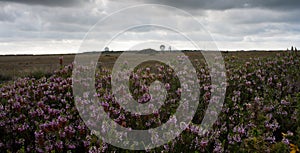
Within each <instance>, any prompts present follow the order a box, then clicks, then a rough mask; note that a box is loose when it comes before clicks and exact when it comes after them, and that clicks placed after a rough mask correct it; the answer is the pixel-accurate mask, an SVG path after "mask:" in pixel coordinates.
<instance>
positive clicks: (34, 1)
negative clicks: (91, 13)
mask: <svg viewBox="0 0 300 153" xmlns="http://www.w3.org/2000/svg"><path fill="white" fill-rule="evenodd" d="M0 2H15V3H22V4H28V5H45V6H61V7H70V6H75V5H80V4H83V3H85V2H88V0H0Z"/></svg>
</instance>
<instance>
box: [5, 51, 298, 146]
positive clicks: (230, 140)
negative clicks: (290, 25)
mask: <svg viewBox="0 0 300 153" xmlns="http://www.w3.org/2000/svg"><path fill="white" fill-rule="evenodd" d="M225 61H226V67H227V74H226V75H227V78H228V80H227V83H226V85H227V91H226V98H225V102H224V106H223V108H222V112H221V113H220V115H219V118H218V120H217V121H216V122H215V124H214V125H213V128H212V129H211V130H210V131H209V132H207V133H206V134H205V135H198V132H199V124H200V123H201V121H202V119H203V115H204V112H205V110H206V108H207V105H208V103H209V102H210V101H209V100H210V99H211V89H212V85H211V83H210V79H211V78H210V74H209V71H208V68H207V66H206V65H205V63H204V62H203V60H195V61H192V62H193V65H194V66H195V68H196V70H197V75H198V79H199V81H200V82H199V84H200V89H199V90H200V100H199V106H198V110H197V112H196V115H195V116H194V118H193V120H192V123H191V124H190V125H188V127H187V128H186V129H185V130H184V132H183V133H181V134H180V136H178V137H177V138H176V139H174V140H172V141H171V142H168V143H167V144H165V145H163V146H161V147H159V148H155V149H153V150H146V152H160V151H170V152H189V151H197V152H275V151H277V152H278V151H279V152H289V151H293V150H295V149H297V147H300V78H299V77H298V75H299V68H300V63H299V55H297V54H296V53H293V54H291V53H280V54H279V55H278V56H277V57H275V58H266V59H259V58H257V59H251V60H250V61H247V62H243V61H239V59H237V58H235V57H227V56H226V57H225ZM125 66H126V65H125ZM72 70H73V66H72V65H69V66H66V67H64V68H62V69H61V70H58V71H57V72H55V73H54V75H52V76H51V77H48V78H46V77H43V78H41V79H35V78H20V79H18V80H16V81H15V82H13V83H7V84H4V85H2V87H1V88H0V91H1V94H0V102H1V103H0V136H1V139H0V150H1V151H4V152H6V151H8V152H67V151H72V152H104V151H124V152H126V150H123V149H120V148H117V147H114V146H112V145H109V144H107V143H105V142H103V141H102V140H100V139H99V138H98V137H96V136H95V133H94V131H90V130H89V129H88V128H87V126H86V125H85V124H84V122H83V121H82V119H81V118H80V116H79V113H78V111H77V109H76V107H75V104H74V97H73V93H72V79H71V74H72ZM155 80H159V81H161V82H162V83H163V85H164V86H163V87H162V86H154V89H155V90H162V88H165V89H166V91H167V92H168V94H167V97H166V100H165V102H164V105H163V106H162V108H161V109H160V111H158V112H155V113H153V114H151V115H146V116H145V115H139V114H131V113H130V112H127V111H126V110H124V109H122V108H121V107H120V105H119V104H118V102H117V101H116V100H115V98H114V95H113V94H112V92H111V90H110V88H111V71H110V70H108V69H101V70H98V71H97V73H96V84H95V87H96V89H97V95H95V96H97V97H98V98H99V99H100V104H101V105H102V106H103V108H104V110H105V111H106V112H107V113H108V114H109V116H110V118H111V119H114V121H115V122H117V123H118V124H120V125H122V126H123V127H127V128H132V129H149V128H154V127H157V126H160V125H161V124H163V123H165V122H166V121H167V120H168V119H169V118H170V116H172V114H174V112H175V111H176V108H177V107H178V101H179V99H180V95H181V88H180V87H181V84H180V82H179V80H178V78H177V77H176V76H174V71H173V70H172V69H171V68H170V67H168V66H167V65H165V64H162V63H156V64H155V65H152V66H147V67H145V66H143V65H140V66H139V67H137V68H136V69H135V71H134V72H132V73H131V76H130V92H131V93H132V95H133V97H134V99H136V101H138V102H139V103H146V102H148V101H149V100H150V99H151V98H159V97H151V96H150V94H149V85H150V84H151V83H153V82H154V81H155ZM210 113H212V114H213V113H216V112H210ZM172 122H177V120H176V118H175V119H174V120H172ZM107 128H109V127H102V130H103V131H106V130H108V129H107ZM120 139H121V137H120ZM152 141H156V139H155V138H153V140H152ZM291 146H292V147H293V148H292V147H291ZM290 147H291V148H290Z"/></svg>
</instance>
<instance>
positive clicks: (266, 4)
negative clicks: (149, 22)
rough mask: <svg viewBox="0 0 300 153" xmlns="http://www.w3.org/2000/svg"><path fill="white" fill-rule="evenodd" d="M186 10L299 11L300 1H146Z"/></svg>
mask: <svg viewBox="0 0 300 153" xmlns="http://www.w3.org/2000/svg"><path fill="white" fill-rule="evenodd" d="M144 2H147V3H159V4H165V5H170V6H174V7H178V8H186V9H208V10H210V9H211V10H225V9H233V8H253V7H261V8H268V9H282V10H288V9H298V8H300V1H299V0H144Z"/></svg>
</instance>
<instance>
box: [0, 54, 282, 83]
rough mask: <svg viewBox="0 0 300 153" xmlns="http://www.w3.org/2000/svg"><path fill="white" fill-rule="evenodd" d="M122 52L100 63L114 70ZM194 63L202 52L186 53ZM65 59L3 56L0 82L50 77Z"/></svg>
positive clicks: (66, 62)
mask: <svg viewBox="0 0 300 153" xmlns="http://www.w3.org/2000/svg"><path fill="white" fill-rule="evenodd" d="M279 52H280V51H258V52H257V51H240V52H228V53H225V52H222V54H223V56H224V57H231V56H235V57H237V58H238V59H239V60H240V61H247V60H250V58H265V57H272V56H275V55H276V54H277V53H279ZM121 53H122V52H116V53H102V55H101V58H100V61H101V63H102V65H103V66H104V67H107V68H112V67H113V64H114V62H115V61H116V59H117V58H118V56H119V55H120V54H121ZM184 53H185V54H186V55H187V56H189V57H190V59H191V60H192V61H193V60H195V59H197V58H198V59H200V58H202V55H201V53H200V52H192V51H185V52H184ZM60 57H63V65H69V64H71V63H72V62H73V61H74V58H75V55H73V54H69V55H6V56H5V55H2V56H0V82H1V78H2V79H4V80H11V79H16V78H18V77H24V76H30V75H41V74H47V75H50V74H51V73H53V72H54V71H55V70H57V69H59V68H60V64H59V58H60Z"/></svg>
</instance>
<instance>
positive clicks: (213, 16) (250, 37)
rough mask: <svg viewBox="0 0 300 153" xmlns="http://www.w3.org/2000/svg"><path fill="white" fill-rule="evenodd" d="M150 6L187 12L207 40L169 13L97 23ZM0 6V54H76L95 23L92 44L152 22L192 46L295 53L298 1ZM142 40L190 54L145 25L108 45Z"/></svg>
mask: <svg viewBox="0 0 300 153" xmlns="http://www.w3.org/2000/svg"><path fill="white" fill-rule="evenodd" d="M150 3H151V4H162V5H168V6H172V7H176V8H178V10H179V9H182V10H184V11H186V12H188V13H189V14H191V15H192V16H193V17H195V18H196V19H197V21H199V23H200V24H201V25H202V26H203V27H201V28H202V29H201V30H203V29H205V30H206V31H207V33H206V34H208V33H209V34H210V36H211V37H212V39H210V38H209V39H208V38H207V39H206V35H204V34H203V33H201V30H199V25H197V24H194V23H193V22H192V21H191V20H193V19H191V18H188V17H187V16H183V15H182V14H180V13H179V12H180V11H178V10H177V9H171V8H170V9H163V7H162V9H159V7H158V8H155V9H153V10H151V11H149V10H148V9H140V10H138V11H137V10H136V9H133V10H132V11H125V12H123V13H125V14H122V11H121V13H120V14H118V15H111V16H110V17H111V18H113V20H111V21H112V22H111V23H109V24H107V23H106V24H103V25H101V24H100V23H99V22H98V21H100V20H101V19H103V18H105V17H107V16H108V15H110V14H111V13H113V12H116V11H119V10H121V9H124V8H126V7H131V6H135V5H138V4H150ZM0 6H1V7H0V54H31V53H32V54H47V53H50V54H51V53H76V52H78V50H79V48H80V45H81V44H82V41H83V40H84V38H85V36H86V35H87V33H88V32H89V31H90V30H91V28H92V27H93V26H94V25H95V24H96V23H98V24H97V25H96V29H98V30H99V31H98V33H97V39H95V40H94V43H95V44H97V41H99V42H100V41H102V42H107V41H109V39H108V38H110V37H111V36H114V35H115V34H117V33H119V32H122V30H124V29H120V25H124V26H125V27H126V25H129V26H132V25H135V24H137V25H139V24H143V23H148V24H149V23H152V21H153V23H155V24H156V25H160V23H161V25H164V24H165V23H168V24H171V23H172V24H173V25H176V26H178V27H180V28H181V29H184V30H180V31H179V32H180V33H183V34H186V35H191V37H192V40H193V41H196V42H197V41H204V42H205V41H208V40H214V43H215V44H216V46H217V47H218V48H219V49H220V50H252V49H266V50H269V49H286V48H287V47H290V46H292V45H294V46H299V48H300V26H299V25H300V18H299V15H300V9H299V8H300V1H299V0H209V1H208V0H0ZM132 21H134V22H132ZM192 23H193V24H192ZM95 35H96V34H95ZM102 36H103V37H102ZM168 39H173V40H172V41H167V40H168ZM146 41H154V42H158V44H159V43H161V42H166V45H170V46H176V47H174V48H177V49H193V48H190V47H189V44H186V42H185V41H184V40H183V39H181V38H179V36H178V35H177V34H176V33H174V32H170V31H168V30H166V29H163V28H158V27H152V28H151V27H147V26H145V27H139V28H135V29H131V30H128V31H126V32H124V33H123V34H121V35H120V36H119V37H118V38H115V40H114V41H113V42H112V43H111V44H109V45H107V46H109V48H110V49H111V50H130V49H132V48H134V47H133V46H139V47H141V46H143V45H139V44H141V43H143V42H146ZM145 46H147V44H145ZM97 47H98V46H97ZM97 47H91V48H92V49H95V48H97ZM147 47H148V46H147ZM157 47H158V46H157ZM200 47H201V48H202V47H203V48H204V49H210V47H208V46H205V45H204V46H200ZM101 49H102V48H101V47H100V48H99V49H98V50H101ZM155 49H156V48H155Z"/></svg>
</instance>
